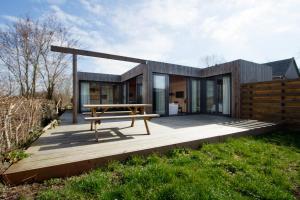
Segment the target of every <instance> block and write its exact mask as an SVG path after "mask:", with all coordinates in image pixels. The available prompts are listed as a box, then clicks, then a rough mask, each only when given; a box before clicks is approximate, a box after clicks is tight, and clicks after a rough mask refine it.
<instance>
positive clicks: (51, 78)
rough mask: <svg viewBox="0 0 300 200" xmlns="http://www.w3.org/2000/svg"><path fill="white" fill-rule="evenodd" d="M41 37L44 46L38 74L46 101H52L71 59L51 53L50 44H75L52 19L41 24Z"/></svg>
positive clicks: (64, 30) (61, 54)
mask: <svg viewBox="0 0 300 200" xmlns="http://www.w3.org/2000/svg"><path fill="white" fill-rule="evenodd" d="M42 35H43V36H44V40H43V41H44V43H45V44H44V45H43V47H44V48H43V49H42V52H41V58H42V59H41V63H42V65H41V68H40V70H39V74H40V75H41V80H42V82H43V85H44V87H45V89H46V92H47V99H52V98H53V95H54V92H55V87H56V86H57V84H58V83H59V82H60V81H62V80H64V78H65V76H66V74H65V73H66V68H67V67H68V61H69V59H70V58H71V57H70V56H67V55H66V54H63V53H57V52H51V51H50V46H51V44H56V45H59V46H65V47H70V46H74V45H75V44H76V43H77V42H76V41H75V40H73V39H71V37H70V34H69V32H68V30H67V29H66V28H64V27H63V26H62V25H61V24H60V23H58V22H57V21H56V20H55V19H53V18H49V19H48V20H47V23H45V24H43V34H42Z"/></svg>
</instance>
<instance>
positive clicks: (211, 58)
mask: <svg viewBox="0 0 300 200" xmlns="http://www.w3.org/2000/svg"><path fill="white" fill-rule="evenodd" d="M223 62H225V59H224V57H223V56H219V55H216V54H212V55H207V56H204V57H202V58H201V59H200V67H203V66H204V67H211V66H214V65H217V64H220V63H223Z"/></svg>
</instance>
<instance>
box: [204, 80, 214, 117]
mask: <svg viewBox="0 0 300 200" xmlns="http://www.w3.org/2000/svg"><path fill="white" fill-rule="evenodd" d="M214 83H215V81H214V80H207V81H206V112H208V113H213V112H216V103H215V84H214Z"/></svg>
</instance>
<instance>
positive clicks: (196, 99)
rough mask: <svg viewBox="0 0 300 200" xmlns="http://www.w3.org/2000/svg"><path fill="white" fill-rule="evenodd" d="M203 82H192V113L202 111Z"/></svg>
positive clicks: (194, 80) (193, 80)
mask: <svg viewBox="0 0 300 200" xmlns="http://www.w3.org/2000/svg"><path fill="white" fill-rule="evenodd" d="M200 86H201V81H200V80H196V79H192V80H191V111H192V112H194V113H195V112H200V111H201V104H200V103H201V102H200V101H201V100H200V99H201V92H200V91H201V88H200Z"/></svg>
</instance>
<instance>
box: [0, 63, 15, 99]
mask: <svg viewBox="0 0 300 200" xmlns="http://www.w3.org/2000/svg"><path fill="white" fill-rule="evenodd" d="M0 69H1V70H0V80H1V81H0V96H12V95H15V91H16V90H17V84H16V82H15V79H14V77H13V76H12V74H11V73H10V72H9V71H7V70H5V68H4V66H1V65H0Z"/></svg>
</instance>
